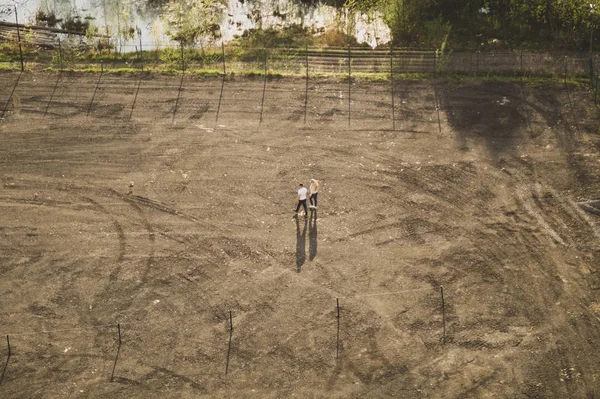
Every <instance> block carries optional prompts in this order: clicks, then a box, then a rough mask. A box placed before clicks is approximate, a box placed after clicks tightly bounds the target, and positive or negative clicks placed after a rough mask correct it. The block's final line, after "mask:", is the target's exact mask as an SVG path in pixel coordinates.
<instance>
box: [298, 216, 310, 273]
mask: <svg viewBox="0 0 600 399" xmlns="http://www.w3.org/2000/svg"><path fill="white" fill-rule="evenodd" d="M307 222H308V219H306V218H304V228H303V229H302V233H301V232H300V220H299V218H296V271H297V272H298V273H300V272H301V271H302V265H303V264H304V262H305V261H306V224H307Z"/></svg>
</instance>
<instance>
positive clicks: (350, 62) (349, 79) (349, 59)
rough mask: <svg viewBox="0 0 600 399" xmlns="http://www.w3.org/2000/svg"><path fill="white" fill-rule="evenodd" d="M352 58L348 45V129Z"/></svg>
mask: <svg viewBox="0 0 600 399" xmlns="http://www.w3.org/2000/svg"><path fill="white" fill-rule="evenodd" d="M351 64H352V56H351V54H350V45H348V127H350V115H351V108H352V106H351V104H352V102H351V97H350V96H351V93H352V91H351V89H352V66H351Z"/></svg>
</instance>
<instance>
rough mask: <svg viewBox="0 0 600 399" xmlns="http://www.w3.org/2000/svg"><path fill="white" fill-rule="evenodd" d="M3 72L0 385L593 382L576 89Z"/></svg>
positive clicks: (589, 166) (16, 389)
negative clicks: (296, 215)
mask: <svg viewBox="0 0 600 399" xmlns="http://www.w3.org/2000/svg"><path fill="white" fill-rule="evenodd" d="M18 77H19V75H18V74H16V73H2V74H0V101H3V102H2V103H0V106H2V108H3V107H4V105H5V104H6V106H7V112H6V115H5V119H4V120H3V121H1V122H0V136H1V139H0V179H1V182H0V183H1V191H0V193H1V194H0V209H1V211H0V257H1V258H0V259H1V262H0V276H1V277H0V301H1V306H0V333H1V334H4V335H6V334H9V335H10V341H11V348H12V356H11V357H10V359H9V361H8V364H7V365H6V363H5V362H6V360H5V359H6V357H5V356H4V355H2V357H1V358H0V372H1V371H2V370H3V369H4V366H5V365H6V368H5V373H4V378H3V380H2V383H1V385H0V396H1V397H2V398H59V397H89V398H106V397H112V398H149V397H156V398H199V397H206V398H208V397H211V398H212V397H223V398H224V397H227V398H245V397H248V398H290V397H292V396H294V397H298V398H358V397H369V398H384V397H394V396H395V397H404V398H413V397H427V398H485V397H505V398H547V397H561V398H592V397H600V361H598V354H597V352H598V349H600V295H599V294H600V291H598V289H599V288H600V278H599V275H598V272H597V270H598V269H597V267H598V266H597V265H598V264H600V246H599V243H600V241H599V240H600V230H599V228H598V222H600V219H599V218H600V216H597V215H595V214H594V213H593V212H588V211H589V210H590V209H591V208H593V206H592V205H589V204H588V205H586V206H585V207H581V206H579V205H578V202H583V201H586V200H597V199H599V198H600V163H599V162H600V153H599V149H600V139H599V137H598V135H597V132H596V129H597V127H598V126H599V124H600V118H599V117H598V112H597V109H596V107H595V106H594V104H593V102H592V99H591V96H590V93H589V92H588V90H587V89H586V88H585V87H574V86H563V85H558V84H544V85H537V86H536V85H521V84H519V83H518V82H517V83H484V82H476V81H463V82H449V81H422V82H398V83H397V85H396V87H395V93H396V96H395V99H394V101H395V104H396V121H395V130H392V121H391V106H390V103H391V89H390V86H389V83H365V82H362V83H361V82H355V83H354V84H353V85H352V94H351V96H352V108H351V120H350V127H349V126H348V102H347V99H348V94H347V90H348V83H347V82H343V81H336V80H312V81H310V82H309V98H308V109H307V115H306V116H307V119H306V122H307V123H306V125H305V124H304V101H305V91H304V90H305V82H304V81H303V80H301V79H298V80H296V79H292V78H284V79H280V80H269V81H268V82H267V84H266V88H267V92H266V95H265V97H264V109H263V122H262V124H260V123H259V120H260V114H261V102H262V98H263V93H262V88H263V81H262V79H260V78H258V79H256V80H251V79H245V80H244V79H234V80H228V81H226V82H225V84H224V87H223V90H222V94H223V95H222V102H221V105H220V108H219V120H218V122H216V111H217V107H218V102H219V97H220V94H221V80H219V79H218V78H214V79H202V78H193V77H189V76H186V77H184V79H183V89H182V90H179V87H180V84H181V78H180V77H178V76H171V77H169V76H152V77H150V76H145V77H144V78H143V79H142V80H140V81H138V78H137V77H134V76H114V75H104V76H100V75H98V74H96V75H93V74H92V75H90V74H79V75H69V74H62V75H60V76H59V75H56V74H43V73H36V74H30V73H25V74H23V75H22V76H21V78H20V79H19V82H18V85H17V86H16V89H15V90H14V94H13V96H12V97H11V100H10V102H8V103H6V99H8V98H9V96H10V94H11V92H12V91H13V88H14V84H15V82H16V81H17V79H18ZM98 82H99V84H98V87H97V88H96V85H97V83H98ZM138 84H139V92H138V90H137V88H138ZM136 92H137V96H136ZM134 98H135V107H132V105H133V103H134ZM92 99H93V102H92ZM90 104H91V105H90ZM436 104H439V106H440V109H439V119H438V112H437V109H436ZM132 109H133V110H132ZM174 110H176V112H174ZM310 178H317V179H320V180H321V181H322V186H321V189H320V194H319V209H318V211H317V212H314V213H311V217H310V218H308V219H303V218H300V219H299V220H294V219H293V218H292V215H293V212H292V209H293V207H294V206H295V189H296V186H297V184H298V183H299V182H304V183H305V184H307V183H308V182H309V179H310ZM130 180H133V181H134V182H135V185H134V187H133V192H132V193H131V194H129V193H128V192H129V181H130ZM34 193H38V195H37V197H36V196H34ZM591 204H594V203H591ZM584 209H585V210H584ZM440 286H443V287H444V295H445V316H446V323H447V326H446V338H445V343H444V342H443V330H442V316H441V298H440ZM336 298H339V301H340V305H341V310H340V319H339V338H340V341H339V342H340V345H339V357H338V358H337V359H336V350H337V349H338V348H337V344H336V338H337V328H338V327H337V326H338V324H337V323H338V320H337V310H336ZM229 311H231V312H232V316H233V327H234V329H233V333H232V335H231V347H230V348H229V364H228V366H227V367H228V370H227V371H228V374H227V375H226V374H225V372H226V365H227V359H228V346H229V338H230V335H229ZM116 323H120V325H121V332H122V346H121V348H120V352H119V357H118V361H117V363H116V368H115V371H114V380H113V382H110V377H111V373H112V370H113V365H114V364H115V363H114V362H115V356H116V354H117V347H118V338H117V328H116Z"/></svg>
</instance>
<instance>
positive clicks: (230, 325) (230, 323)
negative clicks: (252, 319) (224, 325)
mask: <svg viewBox="0 0 600 399" xmlns="http://www.w3.org/2000/svg"><path fill="white" fill-rule="evenodd" d="M232 337H233V316H232V314H231V310H230V311H229V346H228V347H227V362H226V363H225V375H227V373H229V355H230V354H231V339H232Z"/></svg>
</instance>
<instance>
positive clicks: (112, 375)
mask: <svg viewBox="0 0 600 399" xmlns="http://www.w3.org/2000/svg"><path fill="white" fill-rule="evenodd" d="M117 332H118V334H119V346H117V354H116V356H115V362H114V364H113V369H112V373H111V374H110V382H113V380H114V378H115V369H116V368H117V361H118V360H119V353H121V324H120V323H118V324H117Z"/></svg>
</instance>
